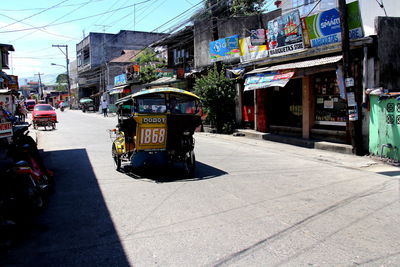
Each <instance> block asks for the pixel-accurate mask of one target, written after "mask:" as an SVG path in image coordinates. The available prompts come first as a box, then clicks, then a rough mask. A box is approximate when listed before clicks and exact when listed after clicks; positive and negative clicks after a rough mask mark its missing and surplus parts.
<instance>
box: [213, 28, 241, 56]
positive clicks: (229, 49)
mask: <svg viewBox="0 0 400 267" xmlns="http://www.w3.org/2000/svg"><path fill="white" fill-rule="evenodd" d="M235 57H240V49H239V35H238V34H236V35H233V36H230V37H226V38H222V39H219V40H216V41H214V42H211V43H210V59H211V62H216V61H221V60H225V59H229V58H235Z"/></svg>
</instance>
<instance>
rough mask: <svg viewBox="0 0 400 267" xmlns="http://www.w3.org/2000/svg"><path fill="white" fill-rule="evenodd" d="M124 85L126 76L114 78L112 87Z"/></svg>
mask: <svg viewBox="0 0 400 267" xmlns="http://www.w3.org/2000/svg"><path fill="white" fill-rule="evenodd" d="M124 84H126V74H125V73H124V74H121V75H118V76H115V77H114V86H118V85H124Z"/></svg>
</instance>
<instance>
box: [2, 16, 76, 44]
mask: <svg viewBox="0 0 400 267" xmlns="http://www.w3.org/2000/svg"><path fill="white" fill-rule="evenodd" d="M0 16H3V17H6V18H8V19H11V20H14V21H16V19H14V18H12V17H10V16H7V15H4V14H0ZM21 23H22V24H25V25H28V26H30V27H34V26H33V25H32V24H29V23H26V22H21ZM38 30H39V31H42V32H44V33H47V34H50V35H54V36H58V37H63V38H69V39H71V40H72V39H73V40H79V39H78V38H75V37H71V36H66V35H61V34H57V33H52V32H48V31H46V30H44V29H38ZM16 40H18V39H15V40H13V41H10V43H12V42H14V41H16Z"/></svg>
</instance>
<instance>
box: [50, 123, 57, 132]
mask: <svg viewBox="0 0 400 267" xmlns="http://www.w3.org/2000/svg"><path fill="white" fill-rule="evenodd" d="M51 126H52V127H53V130H55V129H56V123H55V122H53V124H52V125H51Z"/></svg>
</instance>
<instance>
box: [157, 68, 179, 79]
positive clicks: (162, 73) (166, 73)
mask: <svg viewBox="0 0 400 267" xmlns="http://www.w3.org/2000/svg"><path fill="white" fill-rule="evenodd" d="M156 76H157V78H162V77H169V78H172V77H174V76H175V70H174V69H156Z"/></svg>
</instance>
